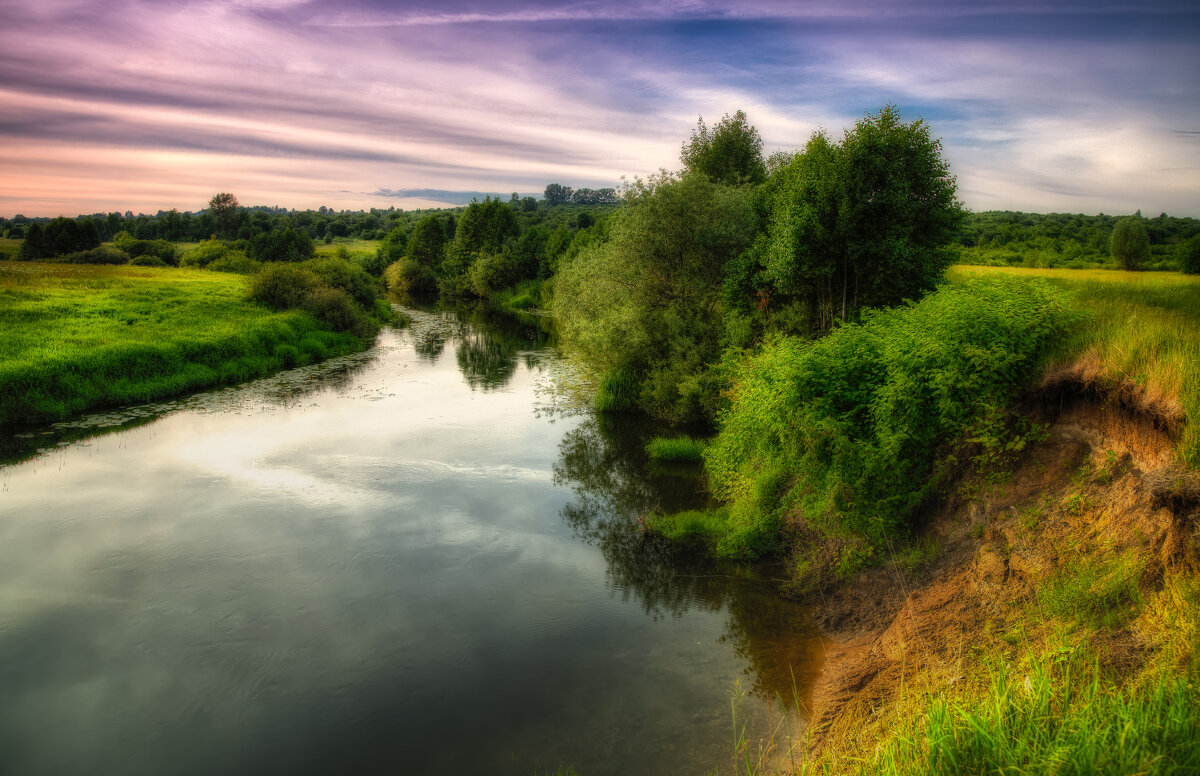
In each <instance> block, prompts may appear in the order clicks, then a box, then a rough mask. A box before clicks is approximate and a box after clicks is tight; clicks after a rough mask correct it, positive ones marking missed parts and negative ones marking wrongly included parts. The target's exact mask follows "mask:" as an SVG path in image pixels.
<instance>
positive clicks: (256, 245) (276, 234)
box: [248, 227, 313, 262]
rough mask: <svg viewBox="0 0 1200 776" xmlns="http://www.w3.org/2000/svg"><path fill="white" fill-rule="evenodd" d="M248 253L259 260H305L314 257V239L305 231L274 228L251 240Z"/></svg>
mask: <svg viewBox="0 0 1200 776" xmlns="http://www.w3.org/2000/svg"><path fill="white" fill-rule="evenodd" d="M248 253H249V254H250V258H252V259H256V260H258V261H286V262H297V261H305V260H307V259H310V258H312V255H313V241H312V238H311V237H309V236H308V233H307V232H304V231H296V230H294V229H291V228H290V227H289V228H287V229H272V230H271V231H270V232H266V233H264V234H260V235H258V236H257V237H255V238H254V239H253V240H251V241H250V250H249V251H248Z"/></svg>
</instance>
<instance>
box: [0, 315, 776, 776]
mask: <svg viewBox="0 0 1200 776" xmlns="http://www.w3.org/2000/svg"><path fill="white" fill-rule="evenodd" d="M418 319H419V320H418V322H417V324H418V325H417V326H415V329H416V331H413V332H385V333H384V334H383V335H381V339H380V344H379V346H378V347H377V348H376V349H375V350H374V351H373V353H372V354H371V355H370V356H369V357H368V358H358V359H357V360H356V359H351V360H350V361H349V362H348V363H347V364H345V365H343V366H344V368H343V367H342V366H338V365H337V364H333V365H326V366H325V367H324V369H321V368H316V369H309V370H297V372H296V373H292V374H291V375H290V376H284V377H280V378H272V379H269V380H264V381H258V382H257V383H254V384H252V385H250V386H248V387H246V388H244V389H237V390H225V391H218V392H214V393H211V394H207V395H205V396H204V397H199V398H196V399H193V400H190V402H182V403H180V404H182V405H183V406H184V408H183V409H181V410H177V411H175V412H174V413H173V414H168V415H166V416H164V417H162V418H161V419H159V420H157V421H155V422H152V423H149V424H147V425H142V426H140V427H137V428H133V429H130V430H126V431H119V432H116V433H112V434H107V435H101V436H94V437H91V438H90V439H88V440H87V441H85V442H81V443H76V444H71V445H66V446H63V447H61V448H58V449H55V450H53V451H51V452H48V453H46V454H44V455H41V456H38V457H36V458H34V459H32V460H29V461H26V462H25V463H22V464H17V465H13V466H10V467H6V468H4V469H3V470H0V482H2V485H3V491H2V492H0V683H2V685H0V686H3V687H4V688H5V691H4V693H3V695H2V696H0V772H13V773H75V772H95V773H122V774H140V773H164V772H172V773H181V772H182V773H212V772H217V771H220V772H226V773H260V772H312V773H329V772H343V771H351V772H381V773H448V772H462V773H465V772H479V771H481V770H487V771H488V772H490V773H514V774H529V773H531V772H533V771H534V770H536V769H541V770H551V769H553V768H554V767H556V766H557V765H559V764H562V763H570V764H574V765H575V766H576V767H577V768H578V769H579V770H580V772H581V773H588V774H594V773H618V772H619V773H638V772H646V773H654V772H663V771H671V772H677V771H679V770H680V767H681V766H683V765H684V764H685V763H687V764H694V766H695V767H690V765H689V766H688V767H683V771H685V772H702V771H704V770H706V769H711V767H712V764H713V763H714V762H718V761H719V762H724V758H726V757H727V756H728V746H729V744H731V741H727V739H728V734H727V731H728V729H729V719H728V694H729V690H730V687H731V686H732V683H733V680H734V679H735V678H736V677H737V676H739V675H740V674H741V672H742V671H743V670H745V669H746V667H747V662H746V660H747V658H746V657H745V656H742V657H739V656H738V654H737V652H739V651H742V652H744V651H745V646H744V642H745V641H746V639H745V637H738V638H735V639H734V641H735V642H737V644H740V645H741V646H737V645H730V644H726V643H723V642H724V641H725V638H726V636H727V635H728V633H729V628H728V627H727V623H728V621H729V612H727V611H723V610H722V608H721V607H720V606H716V605H700V606H699V607H693V609H692V610H691V611H688V612H687V613H686V614H684V615H682V616H672V617H667V618H661V617H647V616H646V613H645V611H644V609H643V607H642V606H640V605H637V604H636V603H633V602H630V601H629V595H628V591H629V589H630V588H629V585H628V584H626V583H625V582H621V583H620V584H617V585H615V586H614V583H613V580H614V578H619V579H625V578H626V577H628V576H629V575H628V574H627V573H626V572H621V571H619V570H618V571H614V568H615V567H614V563H616V564H618V565H619V564H621V563H624V564H629V563H631V562H632V563H634V564H635V565H636V563H637V562H638V561H637V560H636V559H635V560H633V561H630V560H628V558H627V559H626V560H623V561H622V560H614V556H613V553H612V552H611V551H609V550H606V549H605V545H604V543H603V542H583V541H580V540H579V538H578V536H579V526H578V525H572V524H571V523H570V522H569V521H567V520H564V519H563V517H562V515H563V514H564V511H565V510H567V511H569V510H568V507H569V505H570V504H571V503H573V502H574V500H575V499H576V498H577V497H576V496H574V495H573V494H572V492H571V490H570V489H569V488H567V487H564V486H563V485H556V484H555V482H554V479H555V476H554V473H553V472H554V468H555V463H556V460H557V459H558V458H559V456H560V454H561V452H560V450H559V441H560V440H561V439H562V437H563V434H564V433H567V432H571V431H572V430H573V429H577V428H579V427H580V423H581V422H583V419H582V418H580V417H561V416H560V417H558V418H557V419H556V418H554V417H546V416H541V417H539V416H538V415H537V414H536V413H535V412H534V411H533V405H534V390H535V388H536V387H537V386H538V385H539V384H540V383H543V382H544V381H545V380H546V379H547V378H546V374H547V373H546V372H545V371H543V370H542V368H541V367H539V366H538V365H537V364H536V363H535V364H534V367H535V368H532V369H531V368H530V362H535V361H537V359H527V358H525V356H528V355H529V351H528V350H527V349H522V348H523V347H524V346H520V347H518V346H517V344H514V342H513V341H508V342H501V343H500V344H499V345H498V346H496V347H493V348H491V350H490V352H493V353H495V352H500V353H502V354H506V355H505V356H504V357H505V358H510V359H513V360H514V361H513V363H512V364H511V365H509V366H504V365H501V366H500V367H498V368H495V369H498V370H499V371H495V370H494V371H492V372H490V373H486V374H484V373H479V374H475V375H474V378H475V379H472V375H471V374H467V375H465V376H464V374H463V373H462V372H461V371H460V368H467V367H463V360H462V359H458V358H455V357H454V352H455V351H454V349H455V348H456V347H458V343H459V339H458V333H456V332H454V331H451V333H450V334H449V335H448V337H447V338H446V339H444V340H443V343H442V347H443V349H444V353H443V354H442V356H441V357H439V358H434V359H432V360H431V359H430V358H429V357H428V356H427V355H420V354H418V353H417V352H416V348H415V347H414V344H415V343H417V342H421V341H424V342H426V343H428V337H426V339H425V340H422V339H421V337H422V336H425V335H423V334H422V331H423V330H422V329H421V327H420V322H421V320H423V319H421V318H420V314H418ZM438 325H442V324H438ZM447 325H449V324H447ZM525 339H528V337H527V336H526V337H525ZM513 340H515V341H516V342H517V343H519V342H520V341H521V340H520V339H519V338H516V337H514V338H513ZM489 347H490V346H489ZM519 356H520V358H519V360H517V359H518V357H519ZM477 361H478V360H476V361H470V360H468V365H469V366H470V368H475V367H479V368H485V369H486V368H493V367H494V365H491V366H489V364H486V363H485V364H483V366H482V367H481V366H480V364H479V363H477ZM503 371H508V372H509V374H510V375H511V376H510V377H509V378H508V380H507V382H504V381H497V380H495V379H493V377H492V376H491V375H495V374H498V373H500V372H503ZM321 374H324V375H326V376H329V375H332V376H333V379H324V380H322V379H317V378H315V377H314V376H316V375H321ZM464 377H465V379H464ZM314 386H316V388H315V389H314ZM471 386H475V388H472V387H471ZM99 417H102V418H103V417H105V416H99ZM113 417H116V415H113ZM627 554H628V553H627ZM634 555H636V551H635V552H634ZM614 575H615V576H614ZM635 587H636V585H635ZM701 598H703V596H701V597H700V598H697V603H701ZM718 598H719V597H718ZM634 599H635V601H636V599H637V595H636V594H635V596H634ZM712 600H714V601H715V600H717V599H712ZM739 627H740V626H739ZM736 630H737V628H735V631H736ZM739 639H740V640H739ZM751 662H753V658H751Z"/></svg>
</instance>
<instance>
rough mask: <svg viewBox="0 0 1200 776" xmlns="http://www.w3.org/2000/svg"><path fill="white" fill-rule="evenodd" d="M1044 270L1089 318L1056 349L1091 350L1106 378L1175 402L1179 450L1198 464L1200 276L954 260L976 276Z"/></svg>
mask: <svg viewBox="0 0 1200 776" xmlns="http://www.w3.org/2000/svg"><path fill="white" fill-rule="evenodd" d="M996 276H1009V277H1019V278H1038V279H1041V280H1043V281H1045V282H1048V283H1051V284H1053V285H1054V286H1056V287H1058V288H1060V289H1062V290H1064V291H1067V292H1069V294H1070V300H1071V304H1072V306H1074V307H1076V308H1078V309H1080V310H1082V311H1084V312H1085V313H1086V314H1087V315H1088V319H1087V324H1086V325H1085V326H1081V327H1079V328H1077V329H1076V330H1074V331H1073V332H1071V333H1070V335H1069V336H1067V337H1065V338H1064V339H1063V340H1062V341H1061V342H1060V343H1059V344H1058V347H1057V351H1056V354H1055V357H1056V358H1057V359H1058V360H1060V361H1063V362H1068V361H1070V360H1072V359H1077V358H1080V357H1086V358H1089V359H1090V360H1091V361H1093V362H1094V363H1095V364H1096V365H1097V367H1098V369H1099V370H1100V373H1101V377H1102V379H1105V380H1108V381H1109V382H1112V383H1116V382H1118V381H1128V382H1130V383H1133V384H1135V385H1137V386H1139V387H1140V388H1141V389H1143V390H1144V391H1145V392H1146V396H1147V398H1148V399H1149V400H1150V401H1152V402H1167V403H1177V405H1178V407H1179V409H1180V411H1181V412H1182V413H1183V416H1184V418H1185V420H1186V423H1185V424H1184V426H1183V429H1182V434H1181V438H1180V441H1179V446H1178V448H1177V450H1178V453H1179V456H1180V458H1181V459H1182V460H1183V461H1184V462H1186V463H1187V464H1189V465H1190V466H1192V467H1197V466H1200V277H1198V276H1193V275H1181V274H1178V273H1167V272H1162V273H1154V274H1147V273H1141V272H1120V271H1108V270H1053V269H1040V270H1038V269H1032V270H1031V269H1019V268H997V267H953V268H951V270H950V272H949V273H948V278H949V279H950V280H951V281H952V282H955V283H962V282H966V281H967V280H968V279H969V278H972V277H996Z"/></svg>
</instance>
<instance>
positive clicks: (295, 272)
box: [250, 264, 321, 310]
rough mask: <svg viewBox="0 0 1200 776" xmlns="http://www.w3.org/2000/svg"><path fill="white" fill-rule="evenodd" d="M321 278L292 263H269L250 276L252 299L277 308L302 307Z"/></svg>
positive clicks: (318, 284) (319, 283)
mask: <svg viewBox="0 0 1200 776" xmlns="http://www.w3.org/2000/svg"><path fill="white" fill-rule="evenodd" d="M320 285H321V279H320V278H319V277H317V276H316V275H314V274H313V273H312V272H309V271H308V270H306V269H301V268H300V267H296V266H292V265H290V264H267V265H265V266H264V267H263V268H262V269H261V270H259V272H258V273H257V274H256V275H254V276H252V277H251V278H250V299H251V300H253V301H255V302H262V303H263V304H265V305H267V306H268V307H271V308H274V309H276V310H288V309H291V308H293V307H301V306H303V305H304V303H305V301H306V300H307V299H308V295H309V294H310V293H311V292H312V291H313V290H314V289H316V288H318V287H319V286H320Z"/></svg>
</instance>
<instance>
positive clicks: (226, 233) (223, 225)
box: [208, 191, 240, 240]
mask: <svg viewBox="0 0 1200 776" xmlns="http://www.w3.org/2000/svg"><path fill="white" fill-rule="evenodd" d="M239 208H240V205H239V204H238V200H237V197H235V196H234V195H232V194H230V193H229V192H225V191H222V192H219V193H217V194H214V195H213V198H212V199H210V200H209V201H208V211H209V213H211V214H212V218H213V222H214V223H215V224H216V227H217V232H218V234H219V235H220V236H221V237H223V238H225V239H227V240H228V239H232V238H233V237H234V232H235V230H236V227H237V222H238V210H239Z"/></svg>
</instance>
